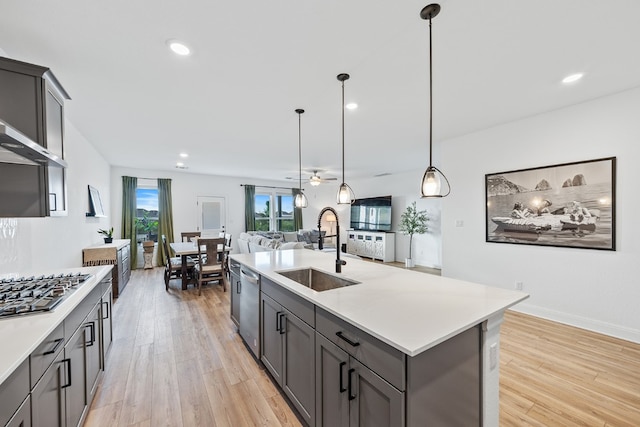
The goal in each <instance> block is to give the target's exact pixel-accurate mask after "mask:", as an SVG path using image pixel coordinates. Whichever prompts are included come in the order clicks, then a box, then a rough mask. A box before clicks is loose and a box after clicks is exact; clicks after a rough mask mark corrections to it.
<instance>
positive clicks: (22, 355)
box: [0, 265, 112, 384]
mask: <svg viewBox="0 0 640 427" xmlns="http://www.w3.org/2000/svg"><path fill="white" fill-rule="evenodd" d="M111 268H112V266H110V265H109V266H103V267H81V268H80V267H76V268H67V269H59V270H52V271H44V272H43V271H40V272H38V273H35V274H23V276H25V277H29V276H32V275H36V276H40V275H43V274H44V275H49V274H59V273H65V274H66V273H76V272H81V273H83V274H91V277H90V278H89V279H87V280H86V281H85V282H84V283H83V284H82V285H81V286H80V287H78V288H77V289H76V290H75V291H73V292H72V293H70V294H69V295H68V296H67V297H66V298H65V299H64V300H62V302H60V303H59V304H58V305H57V306H56V307H55V309H54V310H52V311H50V312H44V313H36V314H29V315H24V316H16V317H9V318H3V319H0V343H2V350H1V351H0V384H2V383H3V382H4V381H5V380H6V379H7V378H8V377H9V375H11V373H12V372H13V371H14V370H16V369H17V368H18V367H19V366H20V364H21V363H22V362H23V361H24V360H25V359H26V358H27V357H29V355H30V354H31V352H33V350H35V349H36V347H38V345H40V343H42V341H44V340H45V339H46V338H47V337H48V336H49V334H50V333H51V332H53V331H54V329H55V328H56V327H57V326H58V325H60V323H62V321H63V320H64V319H65V318H66V317H67V316H68V315H69V313H71V311H72V310H73V309H74V308H75V307H76V306H77V305H78V304H79V303H80V302H81V301H82V300H83V299H84V298H85V297H86V296H87V295H88V294H89V293H90V292H91V291H92V290H93V288H95V287H96V285H97V284H98V283H100V281H101V280H102V279H103V278H104V277H105V276H106V275H107V274H109V272H110V271H111ZM12 276H13V277H17V276H16V275H12Z"/></svg>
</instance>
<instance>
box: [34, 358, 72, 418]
mask: <svg viewBox="0 0 640 427" xmlns="http://www.w3.org/2000/svg"><path fill="white" fill-rule="evenodd" d="M67 365H68V361H67V360H66V359H64V351H62V348H61V349H60V351H59V352H58V353H57V354H56V357H55V359H54V360H53V363H52V364H51V366H49V368H48V369H47V370H46V371H45V373H44V375H43V376H42V378H41V379H40V381H38V383H37V384H36V386H35V387H34V388H33V390H31V401H32V423H33V424H32V425H33V427H64V426H65V423H66V418H67V416H66V403H65V390H64V389H65V388H66V387H67V386H68V385H69V377H68V375H67V373H68V371H67V370H66V368H67Z"/></svg>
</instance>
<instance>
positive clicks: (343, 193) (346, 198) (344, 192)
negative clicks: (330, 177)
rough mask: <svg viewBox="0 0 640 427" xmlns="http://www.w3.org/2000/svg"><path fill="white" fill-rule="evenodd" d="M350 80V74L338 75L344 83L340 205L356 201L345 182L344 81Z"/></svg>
mask: <svg viewBox="0 0 640 427" xmlns="http://www.w3.org/2000/svg"><path fill="white" fill-rule="evenodd" d="M345 80H349V74H346V73H341V74H338V81H340V82H342V184H340V188H339V189H338V196H337V201H338V204H339V205H350V204H352V203H353V202H354V201H355V200H356V196H355V195H354V194H353V190H352V189H351V187H349V186H348V185H347V183H346V182H344V81H345Z"/></svg>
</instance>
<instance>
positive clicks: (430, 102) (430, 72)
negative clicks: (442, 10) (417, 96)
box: [429, 14, 433, 167]
mask: <svg viewBox="0 0 640 427" xmlns="http://www.w3.org/2000/svg"><path fill="white" fill-rule="evenodd" d="M431 40H432V36H431V14H429V167H431V166H433V61H432V53H431V51H432V49H431Z"/></svg>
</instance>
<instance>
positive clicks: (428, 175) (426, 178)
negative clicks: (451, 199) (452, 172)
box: [420, 166, 451, 198]
mask: <svg viewBox="0 0 640 427" xmlns="http://www.w3.org/2000/svg"><path fill="white" fill-rule="evenodd" d="M443 180H444V182H445V183H446V184H447V186H446V193H444V194H443V193H442V191H443V188H442V181H443ZM450 192H451V187H450V186H449V180H447V177H446V176H444V174H443V173H442V172H440V170H439V169H438V168H436V167H435V166H429V167H428V168H427V170H426V171H425V173H424V175H423V176H422V185H421V186H420V195H421V197H425V198H430V197H445V196H448V195H449V193H450Z"/></svg>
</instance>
